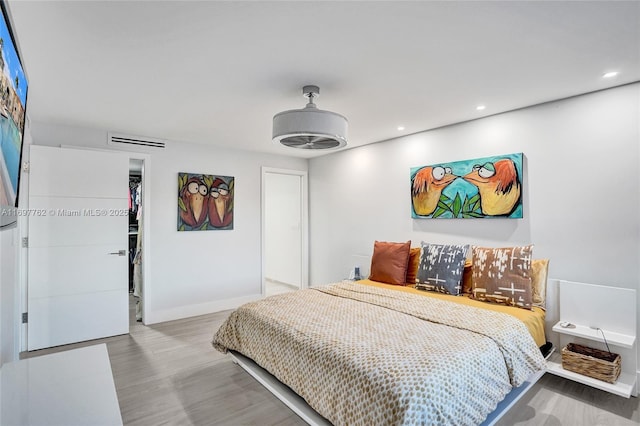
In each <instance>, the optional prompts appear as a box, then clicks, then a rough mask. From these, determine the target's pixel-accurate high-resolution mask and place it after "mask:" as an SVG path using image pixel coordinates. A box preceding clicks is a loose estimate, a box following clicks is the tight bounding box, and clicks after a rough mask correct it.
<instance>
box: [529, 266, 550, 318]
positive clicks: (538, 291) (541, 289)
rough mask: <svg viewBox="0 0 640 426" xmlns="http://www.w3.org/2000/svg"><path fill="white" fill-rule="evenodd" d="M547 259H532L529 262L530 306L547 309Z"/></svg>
mask: <svg viewBox="0 0 640 426" xmlns="http://www.w3.org/2000/svg"><path fill="white" fill-rule="evenodd" d="M548 274H549V259H533V261H532V262H531V302H532V303H531V304H532V305H533V306H538V307H540V308H542V309H546V308H547V276H548Z"/></svg>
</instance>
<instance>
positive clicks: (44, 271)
mask: <svg viewBox="0 0 640 426" xmlns="http://www.w3.org/2000/svg"><path fill="white" fill-rule="evenodd" d="M128 175H129V158H128V156H126V155H124V154H120V153H110V152H98V151H87V150H76V149H65V148H52V147H44V146H35V145H32V146H31V156H30V176H29V214H30V216H29V249H28V251H29V260H28V262H29V266H28V312H29V320H28V327H27V349H28V350H36V349H42V348H47V347H51V346H58V345H64V344H69V343H75V342H80V341H85V340H91V339H98V338H102V337H107V336H114V335H118V334H125V333H128V332H129V320H128V285H127V282H128V279H127V276H128V250H127V246H128V242H127V227H128V214H129V213H128V207H129V206H128V198H127V197H128V196H127V188H128Z"/></svg>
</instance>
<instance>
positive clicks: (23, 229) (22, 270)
mask: <svg viewBox="0 0 640 426" xmlns="http://www.w3.org/2000/svg"><path fill="white" fill-rule="evenodd" d="M28 146H31V144H29V145H28ZM59 148H67V149H82V150H88V151H103V152H114V151H117V152H121V153H124V154H128V155H129V159H135V160H142V162H143V166H142V174H143V179H142V194H143V207H144V208H143V209H142V221H143V234H142V245H143V247H144V248H145V250H144V258H143V262H142V298H141V301H140V303H141V304H142V324H145V322H144V319H145V311H146V309H147V308H148V305H147V299H148V298H147V297H146V294H147V287H148V286H147V279H146V277H148V276H149V264H150V259H151V244H150V241H151V232H150V231H151V227H150V224H149V220H150V219H151V212H150V210H151V208H150V207H151V179H149V176H150V171H151V154H147V153H142V152H135V151H129V150H120V149H102V148H92V147H86V146H77V145H60V146H59ZM25 161H26V162H27V165H26V166H24V168H25V169H26V171H27V173H26V174H27V176H26V179H25V177H24V176H23V178H22V179H23V181H24V182H21V185H24V186H21V189H22V191H20V203H21V206H26V207H25V208H26V209H28V208H29V206H28V204H29V194H28V192H29V178H28V168H29V165H28V161H29V158H28V157H27V159H26V160H25ZM21 208H22V207H21ZM28 224H29V221H28V220H27V217H26V216H24V217H20V218H19V221H18V230H19V231H18V237H19V241H20V242H22V239H23V238H28V237H29V225H28ZM17 261H18V277H19V278H18V280H19V285H20V290H19V293H20V312H28V310H27V307H28V297H29V294H28V291H29V287H28V273H27V271H28V267H29V256H28V248H27V247H24V246H23V245H22V244H20V250H19V255H18V259H17ZM126 284H127V283H124V284H123V285H126ZM20 316H21V315H20ZM16 321H17V322H20V319H19V318H16ZM19 325H20V333H19V342H18V344H17V345H16V348H17V351H18V353H16V354H15V359H19V355H20V352H26V351H27V344H28V342H27V333H28V327H27V324H23V323H20V324H19Z"/></svg>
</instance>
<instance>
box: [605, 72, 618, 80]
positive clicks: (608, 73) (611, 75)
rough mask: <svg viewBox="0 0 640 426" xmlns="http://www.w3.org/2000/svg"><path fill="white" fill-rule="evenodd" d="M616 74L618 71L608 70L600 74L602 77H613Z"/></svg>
mask: <svg viewBox="0 0 640 426" xmlns="http://www.w3.org/2000/svg"><path fill="white" fill-rule="evenodd" d="M616 75H618V71H610V72H606V73H604V74H602V78H611V77H615V76H616Z"/></svg>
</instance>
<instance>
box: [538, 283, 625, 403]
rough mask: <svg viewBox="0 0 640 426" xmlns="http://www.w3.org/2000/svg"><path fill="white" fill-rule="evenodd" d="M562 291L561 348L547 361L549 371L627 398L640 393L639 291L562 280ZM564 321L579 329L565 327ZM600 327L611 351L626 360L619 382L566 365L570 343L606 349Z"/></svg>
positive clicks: (556, 328)
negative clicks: (563, 353)
mask: <svg viewBox="0 0 640 426" xmlns="http://www.w3.org/2000/svg"><path fill="white" fill-rule="evenodd" d="M558 291H559V316H560V321H559V322H558V323H556V324H555V325H554V326H553V329H552V330H553V331H554V332H556V333H559V335H560V336H559V340H560V347H559V348H558V350H557V351H556V352H555V353H554V354H553V355H552V356H551V358H550V359H549V361H548V362H547V372H548V373H551V374H555V375H557V376H561V377H565V378H567V379H570V380H574V381H576V382H579V383H583V384H585V385H589V386H592V387H594V388H598V389H602V390H604V391H607V392H611V393H614V394H616V395H620V396H624V397H626V398H629V396H631V395H633V396H637V376H636V374H637V373H636V370H637V359H638V358H637V345H638V344H637V339H636V291H635V290H632V289H626V288H618V287H607V286H600V285H593V284H583V283H575V282H571V281H560V282H559V289H558ZM561 322H569V323H571V324H573V325H575V328H565V327H562V326H561V325H560V324H561ZM598 329H600V330H602V333H604V336H605V338H606V340H607V343H608V344H609V348H610V349H611V352H614V353H617V354H619V355H620V357H621V360H622V373H621V374H620V377H619V378H618V380H617V381H616V382H615V383H607V382H604V381H602V380H597V379H593V378H591V377H588V376H584V375H582V374H578V373H574V372H572V371H568V370H565V369H563V368H562V357H561V350H562V348H563V347H565V346H566V345H567V344H568V343H571V342H573V343H578V344H581V345H586V346H590V347H595V348H598V349H604V350H606V346H605V343H604V340H603V338H602V333H601V332H600V330H598Z"/></svg>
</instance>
